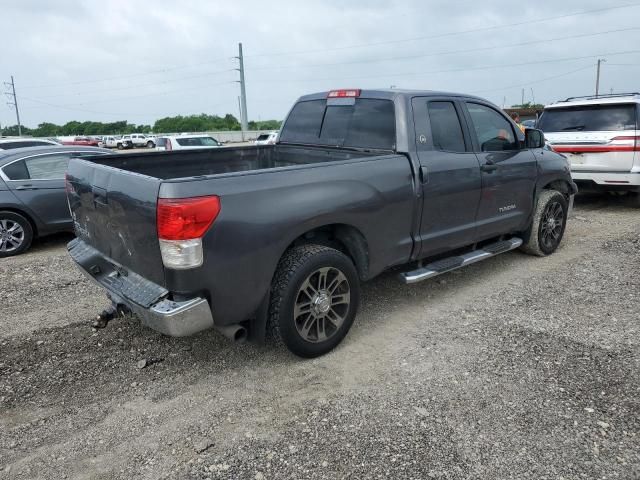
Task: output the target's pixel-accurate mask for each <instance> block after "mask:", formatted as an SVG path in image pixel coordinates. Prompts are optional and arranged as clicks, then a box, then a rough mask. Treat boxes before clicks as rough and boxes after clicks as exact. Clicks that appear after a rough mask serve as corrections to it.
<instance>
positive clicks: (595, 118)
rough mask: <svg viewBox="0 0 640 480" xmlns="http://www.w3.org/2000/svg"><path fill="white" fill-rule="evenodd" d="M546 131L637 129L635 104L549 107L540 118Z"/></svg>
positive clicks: (541, 128)
mask: <svg viewBox="0 0 640 480" xmlns="http://www.w3.org/2000/svg"><path fill="white" fill-rule="evenodd" d="M538 128H539V129H540V130H542V131H544V132H571V131H577V132H583V131H584V132H601V131H618V130H635V128H636V112H635V105H634V104H629V105H582V106H579V107H567V108H549V109H547V110H545V111H544V112H543V114H542V116H541V117H540V120H538Z"/></svg>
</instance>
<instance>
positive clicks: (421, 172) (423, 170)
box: [418, 165, 429, 183]
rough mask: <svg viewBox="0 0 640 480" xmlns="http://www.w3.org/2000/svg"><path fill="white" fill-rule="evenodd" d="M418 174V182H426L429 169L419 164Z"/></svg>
mask: <svg viewBox="0 0 640 480" xmlns="http://www.w3.org/2000/svg"><path fill="white" fill-rule="evenodd" d="M418 174H419V175H420V183H427V182H428V181H429V169H427V167H425V166H424V165H421V166H420V168H419V170H418Z"/></svg>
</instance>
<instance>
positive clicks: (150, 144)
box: [147, 141, 155, 148]
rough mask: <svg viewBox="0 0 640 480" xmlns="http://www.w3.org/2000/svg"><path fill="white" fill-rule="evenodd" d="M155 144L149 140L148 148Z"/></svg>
mask: <svg viewBox="0 0 640 480" xmlns="http://www.w3.org/2000/svg"><path fill="white" fill-rule="evenodd" d="M154 146H155V145H154V144H153V142H151V141H149V142H147V148H153V147H154Z"/></svg>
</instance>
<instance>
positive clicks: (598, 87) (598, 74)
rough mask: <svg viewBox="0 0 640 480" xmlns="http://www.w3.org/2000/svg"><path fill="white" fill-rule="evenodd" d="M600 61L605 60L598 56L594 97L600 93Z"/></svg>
mask: <svg viewBox="0 0 640 480" xmlns="http://www.w3.org/2000/svg"><path fill="white" fill-rule="evenodd" d="M602 62H606V60H605V59H604V58H599V59H598V69H597V71H596V98H598V95H599V93H600V63H602Z"/></svg>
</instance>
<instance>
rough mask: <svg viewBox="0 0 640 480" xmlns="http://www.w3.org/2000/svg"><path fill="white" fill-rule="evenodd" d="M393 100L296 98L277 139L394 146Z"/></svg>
mask: <svg viewBox="0 0 640 480" xmlns="http://www.w3.org/2000/svg"><path fill="white" fill-rule="evenodd" d="M395 140H396V128H395V112H394V107H393V102H392V101H390V100H379V99H366V98H359V99H357V100H355V102H353V103H351V104H349V103H348V102H344V103H343V104H340V102H336V104H333V103H330V104H329V105H327V101H326V100H325V99H322V100H311V101H307V102H299V103H297V104H296V105H295V106H294V107H293V110H292V111H291V114H290V115H289V117H288V118H287V121H286V123H285V124H284V126H283V128H282V132H281V133H280V142H284V143H307V144H313V145H332V146H344V147H363V148H376V149H381V150H393V149H394V148H395Z"/></svg>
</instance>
